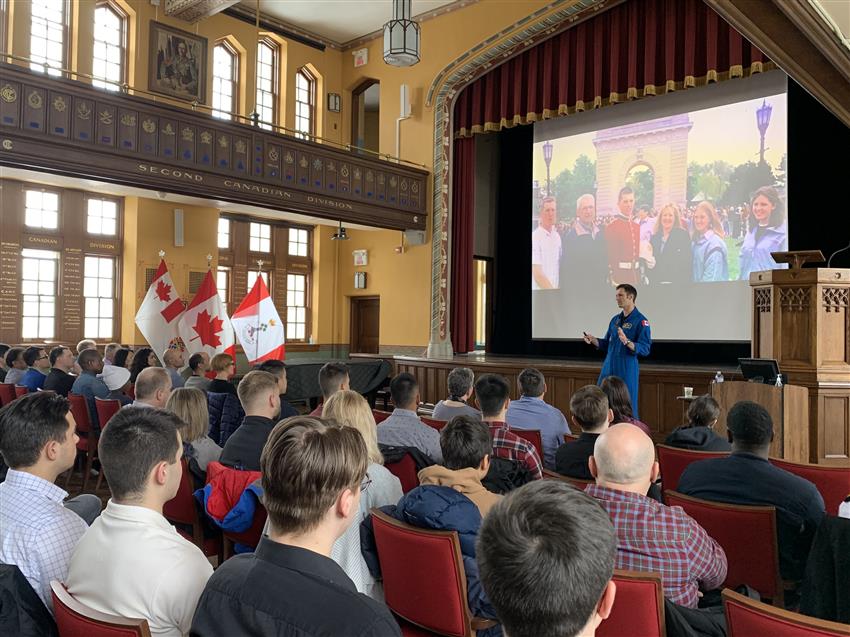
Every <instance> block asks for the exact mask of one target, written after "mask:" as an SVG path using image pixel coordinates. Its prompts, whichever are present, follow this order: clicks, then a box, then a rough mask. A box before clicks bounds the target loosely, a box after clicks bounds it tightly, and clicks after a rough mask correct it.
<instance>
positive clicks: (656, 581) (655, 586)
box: [596, 570, 666, 637]
mask: <svg viewBox="0 0 850 637" xmlns="http://www.w3.org/2000/svg"><path fill="white" fill-rule="evenodd" d="M614 583H615V584H616V585H617V596H616V597H615V598H614V607H613V608H612V609H611V614H610V615H609V616H608V619H606V620H605V621H603V622H602V623H601V624H600V625H599V627H598V628H597V629H596V637H622V636H623V635H628V636H629V637H665V635H666V628H665V625H664V589H663V588H662V586H661V574H660V573H649V572H638V571H618V570H615V571H614Z"/></svg>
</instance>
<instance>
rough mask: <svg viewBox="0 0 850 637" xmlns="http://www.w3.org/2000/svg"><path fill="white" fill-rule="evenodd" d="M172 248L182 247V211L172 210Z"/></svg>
mask: <svg viewBox="0 0 850 637" xmlns="http://www.w3.org/2000/svg"><path fill="white" fill-rule="evenodd" d="M174 247H175V248H182V247H183V209H182V208H175V209H174Z"/></svg>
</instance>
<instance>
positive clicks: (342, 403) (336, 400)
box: [322, 389, 402, 602]
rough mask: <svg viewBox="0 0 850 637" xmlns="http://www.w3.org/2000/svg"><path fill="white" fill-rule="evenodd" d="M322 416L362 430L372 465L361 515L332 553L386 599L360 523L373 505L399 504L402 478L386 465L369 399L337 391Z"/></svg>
mask: <svg viewBox="0 0 850 637" xmlns="http://www.w3.org/2000/svg"><path fill="white" fill-rule="evenodd" d="M322 419H328V420H335V421H336V422H338V423H340V424H341V425H344V426H347V427H352V428H354V429H356V430H357V431H359V432H360V435H361V436H363V440H364V441H365V442H366V449H367V450H368V452H369V468H368V469H367V470H366V480H365V482H364V486H363V487H361V489H362V490H363V493H361V495H360V516H359V517H358V518H357V519H356V520H355V521H354V522H353V523H352V524H351V526H350V527H348V530H347V531H346V532H345V533H344V534H343V535H342V536H341V537H340V538H339V539H338V540H337V541H336V542H334V545H333V549H332V551H331V557H332V558H333V560H334V561H335V562H336V563H337V564H339V565H340V567H341V568H342V570H344V571H345V573H346V575H348V576H349V577H350V578H351V580H352V581H353V582H354V584H355V585H356V586H357V590H358V591H359V592H361V593H365V594H366V595H368V596H369V597H371V598H373V599H376V600H378V601H381V602H382V601H384V590H383V587H382V586H381V583H380V582H378V581H376V580H375V578H374V577H372V574H371V573H370V572H369V568H368V567H367V566H366V561H365V560H364V559H363V553H362V552H361V551H360V523H361V522H362V521H363V520H365V519H366V518H367V517H368V516H369V511H370V510H371V509H372V508H373V507H382V506H386V505H388V504H398V501H399V500H400V499H401V496H402V491H401V482H399V480H398V478H396V477H395V476H394V475H393V474H392V473H390V472H389V470H388V469H387V468H386V467H384V456H383V455H382V454H381V450H380V449H379V448H378V432H377V427H376V426H375V418H374V416H373V415H372V410H371V409H370V408H369V403H368V402H366V399H365V398H363V396H361V395H360V394H358V393H357V392H355V391H351V390H349V389H343V390H340V391H338V392H336V393H334V394H333V395H332V396H331V397H330V398H329V399H328V400H326V401H325V405H324V409H323V410H322Z"/></svg>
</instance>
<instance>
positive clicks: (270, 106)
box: [257, 39, 280, 130]
mask: <svg viewBox="0 0 850 637" xmlns="http://www.w3.org/2000/svg"><path fill="white" fill-rule="evenodd" d="M279 55H280V47H279V46H278V45H277V44H276V43H275V42H274V41H272V40H269V39H264V40H260V41H259V42H258V43H257V114H258V115H259V116H260V128H265V129H266V130H270V129H271V124H277V96H278V81H277V78H278V68H280V67H279V66H278V65H279V61H278V57H279Z"/></svg>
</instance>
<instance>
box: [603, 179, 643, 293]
mask: <svg viewBox="0 0 850 637" xmlns="http://www.w3.org/2000/svg"><path fill="white" fill-rule="evenodd" d="M617 208H618V209H619V214H618V215H617V216H616V217H615V218H614V221H612V222H611V223H609V224H608V226H607V227H606V228H605V242H606V244H607V245H608V271H609V273H610V278H611V284H612V285H620V284H621V283H628V284H630V285H637V284H638V283H639V282H640V270H639V267H640V226H639V225H638V224H637V223H635V222H634V219H633V218H632V212H633V211H634V208H635V191H634V190H632V189H631V188H629V187H628V186H625V187H624V188H621V189H620V194H619V195H618V197H617Z"/></svg>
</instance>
